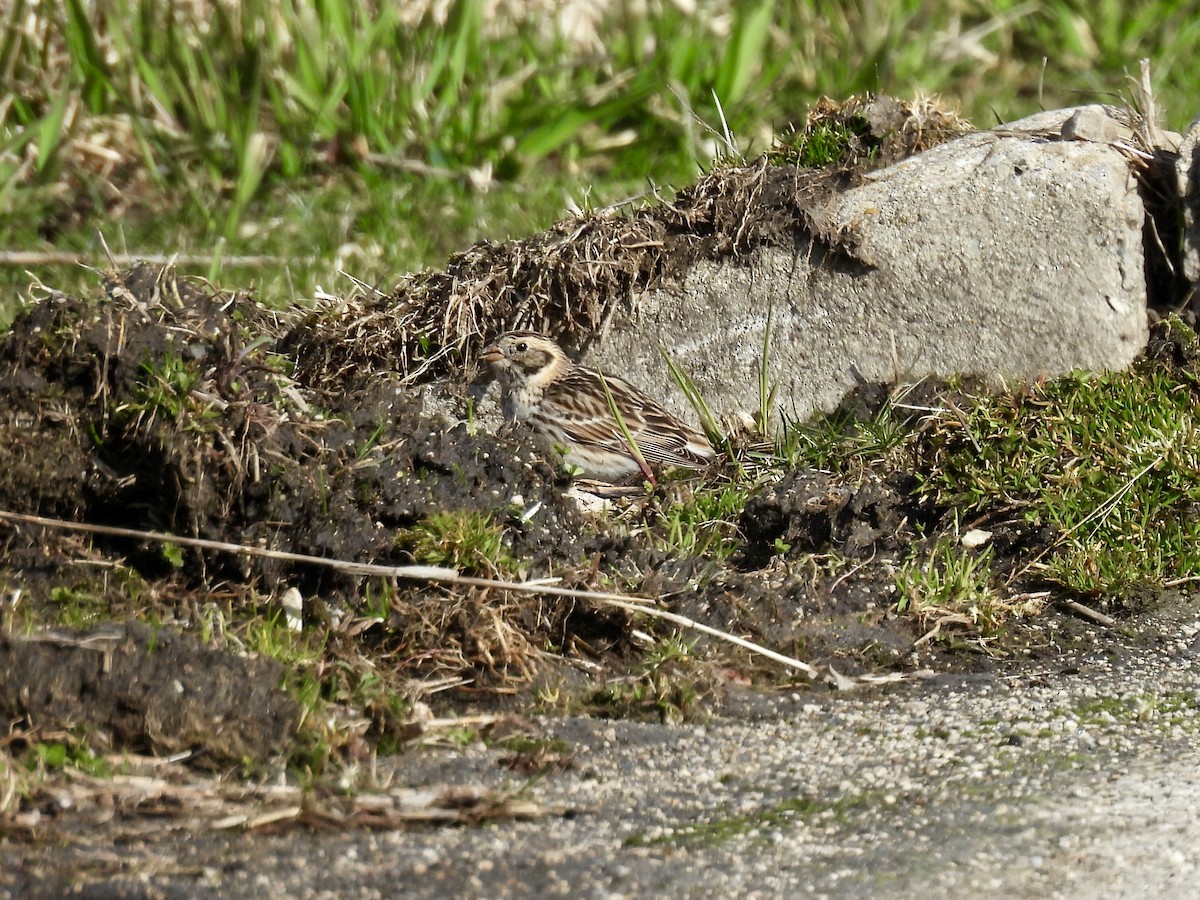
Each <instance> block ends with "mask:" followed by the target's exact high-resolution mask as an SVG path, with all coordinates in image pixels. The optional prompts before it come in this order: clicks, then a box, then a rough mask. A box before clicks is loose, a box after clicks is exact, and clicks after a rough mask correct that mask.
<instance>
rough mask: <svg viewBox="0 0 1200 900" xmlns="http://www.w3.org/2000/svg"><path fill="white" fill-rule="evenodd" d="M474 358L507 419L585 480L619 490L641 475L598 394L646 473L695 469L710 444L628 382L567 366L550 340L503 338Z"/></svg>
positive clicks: (524, 335) (521, 335) (707, 456)
mask: <svg viewBox="0 0 1200 900" xmlns="http://www.w3.org/2000/svg"><path fill="white" fill-rule="evenodd" d="M480 359H481V360H483V361H484V362H487V363H491V364H492V365H493V366H495V368H496V370H497V372H498V373H499V375H500V378H501V381H502V383H503V386H504V388H505V390H506V392H507V401H508V410H507V411H508V412H509V414H510V415H511V417H512V418H514V419H516V420H517V421H525V422H529V423H530V424H531V425H533V427H534V428H535V429H536V430H537V431H538V433H539V434H540V435H541V436H542V437H543V438H544V439H547V440H548V441H549V442H550V443H551V444H552V445H556V446H558V447H560V448H562V451H563V455H564V461H565V462H566V463H567V465H569V466H577V467H578V468H579V469H580V470H582V474H583V475H584V476H585V477H587V478H593V479H595V480H597V481H608V482H612V483H619V482H622V481H626V480H629V479H631V478H632V477H633V476H635V475H638V474H639V473H642V474H644V475H646V476H648V477H652V476H651V474H650V473H649V472H646V471H645V470H644V469H643V468H642V466H641V465H640V464H639V463H638V461H637V459H636V458H635V456H634V454H633V452H632V451H631V450H630V448H629V446H628V443H627V442H626V440H625V437H624V435H622V433H621V429H620V427H619V426H618V425H617V420H616V418H614V416H613V414H612V410H611V409H610V408H609V405H608V400H607V398H606V397H605V395H604V385H605V384H607V385H608V390H609V393H610V394H612V398H613V403H614V405H615V406H616V407H617V409H618V411H619V412H620V413H621V419H622V420H623V421H624V423H625V427H626V428H627V429H628V430H629V434H630V435H631V436H632V437H633V440H634V443H635V444H636V445H637V448H638V450H640V451H641V454H642V457H643V458H644V459H645V461H646V462H647V463H648V464H649V465H650V466H651V467H653V468H659V469H661V468H666V467H669V466H679V467H681V468H685V469H703V468H704V467H706V466H707V465H708V464H709V463H710V462H712V459H713V456H714V453H713V448H712V445H711V444H709V442H708V439H707V438H705V436H704V435H703V434H701V433H700V432H699V431H697V430H696V429H694V428H691V427H689V426H687V425H685V424H684V423H682V422H680V421H679V420H678V419H676V418H675V417H674V416H672V415H671V414H670V413H668V412H667V411H666V410H664V409H663V408H662V407H661V406H659V405H658V404H657V403H655V402H654V401H653V400H652V399H650V398H649V397H648V396H646V395H645V394H644V393H642V392H641V391H640V390H638V389H637V388H635V387H634V386H633V385H631V384H630V383H629V382H627V381H625V380H623V379H621V378H617V377H615V376H610V375H605V376H604V381H603V383H602V382H601V380H600V373H598V372H596V370H594V369H589V368H586V367H585V366H579V365H576V364H575V363H573V362H571V360H570V358H569V357H568V356H567V354H566V353H564V352H563V350H562V348H561V347H559V346H558V344H556V343H554V341H552V340H550V338H548V337H545V336H544V335H540V334H537V333H535V332H532V331H510V332H508V333H507V334H503V335H501V336H500V337H498V338H497V339H496V340H495V341H494V342H493V343H491V344H489V345H488V346H487V347H484V348H483V352H482V353H481V354H480Z"/></svg>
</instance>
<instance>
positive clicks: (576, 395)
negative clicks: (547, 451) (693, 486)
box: [542, 367, 713, 468]
mask: <svg viewBox="0 0 1200 900" xmlns="http://www.w3.org/2000/svg"><path fill="white" fill-rule="evenodd" d="M604 382H605V384H607V385H608V390H609V392H610V393H611V394H612V397H613V402H614V403H615V404H616V406H617V409H619V410H620V412H621V418H622V419H623V420H624V422H625V427H626V428H628V429H629V433H630V434H631V435H632V436H633V439H634V441H635V442H636V443H637V445H638V449H639V450H640V451H641V453H642V455H643V456H644V457H645V458H646V462H648V463H651V464H654V465H659V466H685V467H689V468H699V467H703V466H705V465H707V464H708V463H709V462H710V461H711V460H712V457H713V450H712V446H711V445H710V444H709V442H708V440H707V439H706V438H705V437H704V435H702V434H700V433H699V432H698V431H696V430H695V429H694V428H690V427H689V426H687V425H685V424H683V423H682V422H680V421H679V420H678V419H676V418H675V417H674V416H672V415H671V414H670V413H668V412H667V411H666V410H664V409H663V408H662V407H661V406H659V405H658V404H657V403H655V402H654V400H652V399H651V398H650V397H649V396H647V395H646V394H645V393H643V392H642V391H640V390H638V389H637V388H636V387H634V386H633V385H631V384H629V382H627V381H625V380H624V379H621V378H617V377H615V376H609V375H606V376H604ZM542 412H543V414H546V415H548V417H552V418H553V419H554V420H555V421H554V423H553V425H554V426H556V428H557V430H559V431H561V432H562V433H563V435H564V436H565V437H566V438H568V439H569V440H571V441H573V442H575V443H577V444H581V445H585V446H594V447H600V448H603V449H606V450H612V451H615V452H618V453H628V452H629V450H628V448H627V447H626V445H625V438H624V436H623V435H622V434H621V429H620V428H619V427H618V425H617V422H616V419H615V418H613V415H612V412H611V410H610V409H609V408H608V403H607V401H606V399H605V397H604V388H603V387H602V386H601V384H600V378H599V376H598V375H597V374H596V373H595V372H593V371H591V370H590V369H585V368H582V367H579V368H576V369H575V370H573V371H572V372H570V373H569V374H567V375H566V376H564V377H563V378H561V379H559V380H558V381H557V382H556V383H555V384H554V385H553V388H552V389H550V390H547V392H546V394H545V395H544V396H543V398H542ZM547 424H550V423H547Z"/></svg>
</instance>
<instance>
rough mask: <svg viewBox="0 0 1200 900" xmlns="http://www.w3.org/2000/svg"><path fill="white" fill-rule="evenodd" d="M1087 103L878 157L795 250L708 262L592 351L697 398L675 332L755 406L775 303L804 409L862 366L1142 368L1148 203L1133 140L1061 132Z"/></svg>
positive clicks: (725, 390)
mask: <svg viewBox="0 0 1200 900" xmlns="http://www.w3.org/2000/svg"><path fill="white" fill-rule="evenodd" d="M1071 114H1072V111H1071V110H1059V111H1056V114H1055V115H1053V116H1048V115H1045V114H1044V115H1041V116H1039V117H1036V118H1034V119H1031V120H1023V121H1022V122H1017V123H1013V124H1011V125H1007V126H1003V127H1001V128H1000V129H997V130H996V131H994V132H979V133H976V134H972V135H968V136H967V137H964V138H961V139H959V140H956V141H953V142H950V143H948V144H943V145H941V146H939V147H935V148H934V149H932V150H930V151H927V152H926V153H923V154H921V155H919V156H916V157H913V158H911V159H909V160H906V161H904V162H902V163H900V164H898V165H895V166H892V167H889V168H887V169H884V170H882V171H879V172H877V173H875V174H874V176H872V177H871V178H870V179H869V180H868V181H867V182H866V183H864V184H862V185H860V186H858V187H855V188H852V189H850V190H849V191H847V192H845V193H844V194H842V195H840V196H838V197H835V198H834V199H833V200H832V201H831V202H830V203H829V204H828V205H827V206H826V207H825V208H824V209H823V210H821V211H819V212H818V215H817V219H818V221H821V222H823V234H822V235H821V236H819V237H816V238H811V239H810V238H808V237H806V236H803V235H798V236H797V244H796V247H795V250H794V251H793V252H788V251H781V250H778V249H764V250H761V251H758V252H756V253H754V254H753V255H751V256H750V257H749V258H747V259H746V260H745V264H744V265H737V264H732V265H731V264H728V263H726V264H721V265H717V264H708V263H700V264H698V265H696V266H695V267H694V268H692V269H691V270H690V271H689V272H688V273H687V274H686V275H685V276H684V277H683V279H682V281H681V283H679V284H678V285H677V286H675V287H673V288H670V289H659V290H655V291H650V292H648V293H646V294H645V295H643V296H642V297H641V298H640V300H639V302H638V304H636V312H635V314H634V315H633V316H632V317H630V318H627V319H625V320H622V321H617V322H614V323H613V327H612V330H611V333H610V334H609V335H608V337H607V339H605V340H603V341H601V342H600V343H599V345H598V346H597V348H596V349H594V350H593V352H592V354H591V355H590V357H589V359H588V360H587V362H589V363H592V364H597V365H600V366H602V367H604V368H606V369H613V370H617V371H620V372H622V373H623V374H626V375H628V376H629V377H630V378H631V379H632V380H633V381H634V382H635V383H638V384H639V385H642V386H643V387H645V388H647V389H648V390H649V391H650V393H652V394H655V395H657V396H664V397H667V396H670V397H673V398H674V401H673V402H674V406H675V408H676V410H678V411H681V412H684V413H686V412H687V410H686V405H685V403H684V401H683V399H682V397H681V395H680V394H679V392H678V391H677V390H676V389H675V387H674V385H673V383H672V382H671V379H670V376H669V374H668V373H667V369H666V366H664V365H663V362H662V359H661V356H660V352H659V347H660V346H665V347H666V348H669V350H670V352H671V354H672V356H673V357H674V358H675V359H676V360H677V361H679V362H680V363H682V364H683V366H684V367H685V368H686V369H687V371H688V372H689V373H690V374H691V375H692V377H693V378H694V379H695V381H696V383H697V386H698V387H699V388H700V390H701V392H702V394H703V395H704V397H705V398H706V400H707V401H708V402H709V404H710V405H711V406H713V407H714V408H715V409H716V410H717V411H719V412H721V413H724V414H726V415H729V414H732V413H734V412H735V411H738V410H741V411H754V410H756V409H757V408H758V387H757V385H758V365H759V358H760V354H761V351H762V346H763V338H764V333H765V329H766V326H767V321H768V312H770V314H771V318H772V329H771V338H770V351H769V361H770V365H769V368H770V378H771V381H772V383H775V384H777V385H778V393H777V402H778V403H779V404H780V405H781V406H782V410H783V412H784V413H785V414H787V415H789V416H795V417H800V418H806V417H808V416H809V415H811V414H812V413H813V412H815V411H819V410H830V409H832V408H833V407H834V406H835V405H836V404H837V403H838V402H839V401H840V400H841V398H842V397H843V396H844V395H845V394H846V393H847V392H848V391H849V390H851V389H852V388H853V387H854V386H855V385H857V384H860V383H863V382H893V381H897V380H918V379H921V378H924V377H930V376H932V377H938V378H945V377H949V376H952V375H968V376H978V377H981V378H983V379H984V380H985V381H987V382H989V383H993V384H999V383H1002V382H1011V381H1022V380H1032V379H1037V378H1040V377H1044V376H1054V375H1058V374H1063V373H1065V372H1067V371H1069V370H1071V369H1075V368H1082V369H1090V370H1105V369H1120V368H1123V367H1125V366H1126V365H1128V364H1129V363H1130V362H1131V361H1132V360H1133V359H1134V357H1135V356H1136V355H1137V354H1138V353H1139V352H1140V350H1141V348H1142V347H1143V346H1144V344H1145V341H1146V337H1147V331H1146V281H1145V272H1144V256H1143V235H1142V230H1143V224H1144V220H1145V211H1144V208H1143V205H1142V201H1141V199H1140V198H1139V195H1138V184H1137V180H1136V178H1135V177H1134V174H1133V173H1132V172H1131V170H1130V167H1129V164H1128V162H1127V160H1126V158H1125V157H1124V156H1123V155H1122V154H1121V152H1119V151H1118V150H1116V149H1114V148H1112V147H1110V146H1108V145H1107V144H1104V143H1095V142H1091V141H1087V140H1078V139H1074V140H1067V141H1064V140H1061V139H1060V136H1061V129H1062V126H1063V123H1064V121H1065V120H1067V119H1068V118H1069V117H1070V115H1071Z"/></svg>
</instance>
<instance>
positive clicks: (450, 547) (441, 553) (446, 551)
mask: <svg viewBox="0 0 1200 900" xmlns="http://www.w3.org/2000/svg"><path fill="white" fill-rule="evenodd" d="M397 543H398V544H399V546H401V547H402V548H403V549H405V550H407V551H408V552H409V553H410V554H412V558H413V560H414V561H415V562H417V563H420V564H422V565H430V566H447V567H449V568H452V569H457V570H458V571H459V572H461V573H462V574H464V575H468V574H469V575H482V576H485V577H489V578H495V577H501V576H504V577H508V576H512V575H514V574H515V573H517V572H518V570H519V568H520V566H519V565H518V562H517V560H516V559H515V558H514V557H513V556H512V553H511V552H510V551H509V549H508V546H507V545H506V544H505V539H504V526H503V525H499V524H497V523H496V522H493V521H492V517H491V516H490V515H488V514H487V513H483V512H478V511H476V510H469V509H468V510H445V511H439V512H435V513H432V514H431V515H429V516H428V517H427V518H426V519H425V521H423V522H421V523H420V524H419V525H417V526H416V527H415V528H413V529H412V530H411V531H408V532H405V533H402V534H400V535H399V536H398V537H397Z"/></svg>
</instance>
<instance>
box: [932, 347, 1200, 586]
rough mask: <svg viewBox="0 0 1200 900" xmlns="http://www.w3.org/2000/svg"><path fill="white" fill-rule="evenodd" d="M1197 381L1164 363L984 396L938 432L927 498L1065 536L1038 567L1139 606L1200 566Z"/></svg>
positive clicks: (1056, 578) (1051, 577)
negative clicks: (1138, 596) (1012, 515)
mask: <svg viewBox="0 0 1200 900" xmlns="http://www.w3.org/2000/svg"><path fill="white" fill-rule="evenodd" d="M1194 382H1195V379H1194V377H1192V376H1189V375H1188V374H1187V373H1185V372H1180V371H1175V370H1171V369H1169V368H1167V367H1165V366H1163V365H1161V364H1159V363H1155V362H1152V361H1147V362H1144V363H1142V364H1140V365H1138V366H1136V367H1135V368H1134V369H1132V370H1130V371H1127V372H1118V373H1109V374H1105V375H1100V376H1091V375H1086V374H1082V373H1081V374H1077V375H1074V376H1069V377H1066V378H1063V379H1059V380H1057V381H1052V382H1047V383H1045V384H1040V385H1036V386H1033V387H1031V388H1029V389H1028V390H1026V391H1024V392H1021V393H1016V394H1007V395H1000V396H994V397H983V398H978V399H977V402H976V405H975V406H974V407H973V408H971V409H969V410H968V411H967V412H966V413H965V420H961V419H959V417H958V416H957V415H956V416H954V417H953V421H951V420H950V419H949V418H947V419H946V420H943V421H942V422H941V424H940V427H936V428H931V429H929V430H927V432H926V433H925V435H924V437H923V441H922V442H923V447H922V450H923V453H924V454H925V455H926V458H927V459H928V461H929V463H930V467H929V470H928V471H927V474H926V475H925V485H924V489H925V490H926V491H928V492H930V493H932V494H933V495H934V496H935V497H936V498H937V500H938V501H939V502H940V503H943V504H946V505H950V506H954V507H955V508H958V509H960V511H961V512H962V513H963V514H964V515H969V514H972V513H976V512H983V511H985V510H988V509H997V508H1009V509H1013V510H1016V511H1018V512H1019V514H1020V515H1021V516H1022V517H1023V518H1024V519H1025V521H1027V522H1028V523H1030V524H1032V525H1035V526H1039V527H1047V528H1050V529H1052V530H1053V531H1054V533H1055V534H1056V535H1057V537H1056V539H1055V542H1054V545H1053V548H1052V550H1051V551H1050V553H1049V554H1048V555H1047V556H1046V558H1045V559H1044V560H1042V562H1041V563H1040V565H1039V567H1038V570H1037V571H1038V572H1039V573H1040V574H1041V575H1042V576H1043V577H1045V578H1046V579H1047V580H1048V581H1050V582H1051V583H1054V584H1058V585H1061V586H1062V587H1064V588H1067V589H1068V590H1070V591H1073V592H1077V593H1080V594H1087V595H1101V594H1106V595H1114V596H1116V597H1117V598H1120V597H1129V596H1132V595H1133V594H1134V593H1136V592H1137V591H1138V590H1140V589H1141V588H1142V587H1144V586H1153V585H1161V584H1162V583H1164V582H1165V581H1169V580H1172V579H1179V578H1186V577H1189V576H1191V575H1192V574H1193V573H1194V572H1195V571H1197V567H1198V566H1200V518H1198V517H1197V516H1196V515H1195V509H1196V508H1197V504H1198V503H1200V428H1198V427H1197V421H1196V418H1195V389H1196V388H1195V383H1194Z"/></svg>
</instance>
